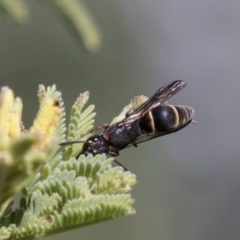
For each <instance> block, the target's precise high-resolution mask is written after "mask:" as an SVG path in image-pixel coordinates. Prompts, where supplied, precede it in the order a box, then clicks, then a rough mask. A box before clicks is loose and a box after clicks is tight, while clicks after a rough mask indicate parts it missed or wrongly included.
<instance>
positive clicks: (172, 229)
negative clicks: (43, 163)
mask: <svg viewBox="0 0 240 240" xmlns="http://www.w3.org/2000/svg"><path fill="white" fill-rule="evenodd" d="M27 2H28V3H29V6H30V9H31V14H32V16H31V20H30V21H29V23H28V24H26V25H25V26H22V27H21V26H17V25H15V24H14V23H12V22H11V21H8V20H6V18H5V16H3V15H1V16H0V29H1V34H0V36H1V37H0V56H1V57H0V85H1V86H3V85H8V86H10V87H11V88H13V89H14V91H15V94H16V95H18V96H21V98H22V99H23V101H24V113H23V119H24V122H25V125H26V126H27V127H29V126H30V124H31V123H32V120H33V118H34V116H35V115H36V112H37V109H38V100H37V97H36V92H37V87H38V85H39V84H44V85H46V86H47V85H52V84H53V83H55V84H57V87H58V89H59V90H61V91H62V93H63V98H64V100H65V104H66V108H67V112H68V114H69V111H70V107H71V105H72V103H73V102H74V100H75V98H76V97H77V96H78V94H79V93H80V92H83V91H85V90H89V91H90V92H91V99H90V103H94V104H96V111H97V113H98V115H97V120H96V125H99V124H101V123H106V122H110V121H111V120H112V118H113V117H114V116H116V115H117V114H118V113H119V112H120V110H121V109H122V108H123V106H125V105H126V104H127V103H128V102H129V100H130V99H131V98H132V96H133V95H134V94H146V95H148V96H151V95H152V94H153V93H154V92H155V91H156V90H157V89H158V88H159V87H161V86H163V85H165V84H167V83H169V82H171V81H173V80H176V79H184V80H186V81H187V82H188V86H187V87H186V88H185V89H184V90H182V91H181V92H180V93H178V94H177V95H176V96H174V97H173V98H172V99H170V101H169V103H171V104H185V105H190V106H192V107H194V108H195V111H196V114H195V117H194V119H195V120H197V121H198V123H197V124H191V125H190V126H188V127H187V128H185V129H183V130H182V131H180V132H177V133H174V134H172V135H168V136H165V137H162V138H158V139H155V140H152V141H149V142H147V143H145V144H142V145H140V146H139V147H138V149H135V148H132V149H126V150H124V151H123V152H122V153H121V155H120V157H119V160H121V161H122V162H123V163H124V164H125V165H126V166H127V167H128V168H129V169H130V170H131V171H132V172H133V173H136V174H137V178H138V181H139V183H138V184H137V186H136V187H135V188H134V190H133V192H132V195H133V197H134V198H135V200H136V203H135V209H136V211H137V214H135V215H133V216H129V217H124V218H121V219H117V220H113V221H109V222H105V223H102V224H98V225H93V226H89V227H87V228H83V229H78V230H74V231H70V232H67V233H63V234H59V235H56V236H52V237H49V238H47V239H48V240H54V239H88V240H96V239H98V240H102V239H104V240H105V239H114V240H122V239H138V240H146V239H151V240H155V239H161V240H172V239H178V240H192V239H194V240H205V239H206V240H207V239H211V240H213V239H218V240H226V239H228V240H235V239H236V240H239V239H240V226H239V225H240V207H239V205H240V174H239V172H240V160H239V156H240V146H239V136H240V130H239V122H240V113H239V102H240V94H239V89H240V27H239V26H240V2H239V0H229V1H224V0H211V1H190V0H175V1H174V0H169V1H164V0H148V1H146V0H145V1H144V0H122V1H109V0H102V1H94V0H89V1H87V2H86V4H87V6H88V8H89V9H90V11H91V12H92V14H93V16H94V17H95V19H96V21H97V22H98V25H99V27H100V28H101V30H102V33H103V37H104V39H103V46H102V48H101V50H100V51H99V52H98V53H96V54H93V55H91V54H88V53H86V52H85V51H84V50H83V49H82V48H81V47H80V46H79V44H78V43H77V41H76V39H74V38H73V37H72V35H71V34H69V32H68V30H67V29H66V28H65V27H64V26H63V25H61V24H60V23H59V22H58V21H56V19H55V18H54V17H53V16H52V14H51V12H49V11H48V10H47V9H46V8H44V7H43V6H42V5H41V4H38V3H37V2H32V1H27Z"/></svg>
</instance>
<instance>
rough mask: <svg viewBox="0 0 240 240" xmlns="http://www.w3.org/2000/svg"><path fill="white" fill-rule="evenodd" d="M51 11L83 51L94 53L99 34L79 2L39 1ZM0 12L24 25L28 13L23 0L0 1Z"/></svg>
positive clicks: (99, 37)
mask: <svg viewBox="0 0 240 240" xmlns="http://www.w3.org/2000/svg"><path fill="white" fill-rule="evenodd" d="M38 2H39V3H45V5H46V6H47V7H48V8H50V9H51V10H53V12H54V13H55V16H57V17H59V18H60V19H61V20H63V22H64V23H65V25H66V26H67V28H68V29H69V30H70V31H71V32H72V34H73V35H74V36H75V37H76V39H77V40H78V41H79V42H81V43H82V44H83V45H84V47H85V49H86V50H87V51H90V52H95V51H97V50H98V49H99V48H100V45H101V38H102V37H101V33H100V31H99V29H98V27H97V24H96V23H95V21H94V19H93V17H92V16H91V13H90V12H89V11H88V9H87V7H86V6H85V4H84V3H83V2H82V1H81V0H41V1H38ZM0 10H2V11H3V12H5V13H6V14H7V15H8V16H9V17H10V18H11V19H13V20H14V21H15V22H17V23H20V24H22V23H25V22H26V20H27V19H28V18H29V15H30V12H29V8H28V5H27V4H26V3H25V1H24V0H0Z"/></svg>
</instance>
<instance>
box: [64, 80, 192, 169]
mask: <svg viewBox="0 0 240 240" xmlns="http://www.w3.org/2000/svg"><path fill="white" fill-rule="evenodd" d="M186 85H187V82H186V81H184V80H176V81H173V82H172V83H170V84H167V85H165V86H163V87H161V88H159V89H158V90H157V91H156V93H155V94H154V95H153V96H152V97H150V98H148V99H147V100H146V101H145V102H143V103H142V104H141V105H140V106H138V107H137V108H136V109H134V110H133V109H132V108H133V106H130V109H129V110H128V111H127V112H126V114H125V117H124V118H123V119H121V120H119V121H115V122H114V123H112V124H110V125H109V124H103V125H101V126H98V127H97V128H95V129H94V130H93V131H95V130H99V129H101V128H105V130H104V131H103V133H102V134H101V135H94V136H92V137H89V138H88V139H87V140H86V141H85V142H84V145H83V148H82V151H81V152H80V153H79V154H78V156H77V158H78V157H79V155H81V154H85V155H88V154H93V155H96V154H106V155H108V156H113V157H116V156H118V155H119V151H121V150H123V149H125V148H128V147H131V146H134V147H137V145H138V144H139V143H142V142H146V141H148V140H151V139H154V138H157V137H160V136H163V135H166V134H170V133H173V132H177V131H179V130H180V129H182V128H184V127H186V126H187V125H188V124H189V123H191V122H192V121H193V115H194V109H193V108H192V107H189V106H182V105H168V104H167V103H166V101H167V100H168V99H169V98H171V97H172V96H173V95H175V94H176V93H178V92H179V91H180V90H182V89H183V88H184V87H185V86H186ZM77 142H81V141H75V142H65V143H61V144H60V145H62V146H63V145H67V144H71V143H77ZM114 161H115V162H116V163H117V164H118V165H120V166H122V167H123V169H124V170H127V168H126V167H125V166H123V165H122V164H121V163H120V162H119V161H117V159H114Z"/></svg>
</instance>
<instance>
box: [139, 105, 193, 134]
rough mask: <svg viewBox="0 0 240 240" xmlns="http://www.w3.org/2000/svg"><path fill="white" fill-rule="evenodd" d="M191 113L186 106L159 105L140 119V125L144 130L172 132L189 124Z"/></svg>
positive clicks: (191, 109) (189, 108)
mask: <svg viewBox="0 0 240 240" xmlns="http://www.w3.org/2000/svg"><path fill="white" fill-rule="evenodd" d="M193 114H194V110H193V108H191V107H188V106H181V105H178V106H176V105H161V106H158V107H156V108H154V109H153V110H151V111H149V112H148V113H147V114H146V115H145V116H144V117H143V118H141V119H140V127H141V129H142V130H144V131H146V132H163V133H164V132H165V133H167V132H173V131H177V130H179V129H181V128H183V127H185V126H186V125H187V124H189V123H190V122H191V121H192V118H193Z"/></svg>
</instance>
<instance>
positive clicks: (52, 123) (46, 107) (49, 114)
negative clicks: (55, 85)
mask: <svg viewBox="0 0 240 240" xmlns="http://www.w3.org/2000/svg"><path fill="white" fill-rule="evenodd" d="M61 111H62V110H61V108H60V105H59V101H58V100H54V99H51V98H47V99H45V100H44V101H43V102H42V104H41V106H40V110H39V112H38V115H37V117H36V119H35V120H34V123H33V126H32V127H31V129H30V133H33V134H36V135H37V136H38V138H39V141H38V142H37V144H36V145H35V147H36V148H37V149H39V150H43V149H45V148H48V147H49V145H51V143H52V140H53V138H54V133H55V130H56V126H57V123H58V121H59V119H60V115H61Z"/></svg>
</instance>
